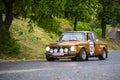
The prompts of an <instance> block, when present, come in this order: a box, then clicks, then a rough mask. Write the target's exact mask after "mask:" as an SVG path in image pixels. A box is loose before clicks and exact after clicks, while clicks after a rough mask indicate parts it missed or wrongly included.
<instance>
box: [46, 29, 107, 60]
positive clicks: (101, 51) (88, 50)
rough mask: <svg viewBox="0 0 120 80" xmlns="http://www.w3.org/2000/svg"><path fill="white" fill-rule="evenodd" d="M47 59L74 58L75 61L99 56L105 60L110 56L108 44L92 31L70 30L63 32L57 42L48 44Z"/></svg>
mask: <svg viewBox="0 0 120 80" xmlns="http://www.w3.org/2000/svg"><path fill="white" fill-rule="evenodd" d="M45 54H46V59H47V61H54V60H58V59H66V58H68V59H72V60H73V61H84V60H88V58H89V57H98V58H99V60H105V59H106V58H107V57H108V45H107V44H106V43H105V42H103V41H100V40H98V38H97V36H96V34H95V33H94V32H91V31H68V32H64V33H62V35H61V36H60V38H59V40H58V41H57V42H53V43H50V44H48V45H46V53H45Z"/></svg>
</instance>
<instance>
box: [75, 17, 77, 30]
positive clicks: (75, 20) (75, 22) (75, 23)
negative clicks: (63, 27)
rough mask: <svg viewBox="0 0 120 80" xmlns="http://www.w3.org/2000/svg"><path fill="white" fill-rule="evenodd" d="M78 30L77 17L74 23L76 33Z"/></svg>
mask: <svg viewBox="0 0 120 80" xmlns="http://www.w3.org/2000/svg"><path fill="white" fill-rule="evenodd" d="M76 28H77V17H75V21H74V31H76Z"/></svg>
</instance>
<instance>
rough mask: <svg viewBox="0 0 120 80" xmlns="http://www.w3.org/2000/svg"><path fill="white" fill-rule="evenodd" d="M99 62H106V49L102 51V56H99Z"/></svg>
mask: <svg viewBox="0 0 120 80" xmlns="http://www.w3.org/2000/svg"><path fill="white" fill-rule="evenodd" d="M98 58H99V60H105V59H106V58H107V52H106V50H105V49H103V51H102V55H100V56H98Z"/></svg>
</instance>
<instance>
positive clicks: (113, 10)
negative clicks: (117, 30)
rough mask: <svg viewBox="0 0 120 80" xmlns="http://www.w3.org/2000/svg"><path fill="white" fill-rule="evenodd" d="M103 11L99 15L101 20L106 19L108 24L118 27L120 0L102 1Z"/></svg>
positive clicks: (119, 21)
mask: <svg viewBox="0 0 120 80" xmlns="http://www.w3.org/2000/svg"><path fill="white" fill-rule="evenodd" d="M100 4H101V5H102V10H101V11H100V12H99V13H98V18H99V19H104V21H106V22H107V24H111V25H112V26H116V25H118V24H119V23H120V19H119V18H120V17H119V16H120V1H119V0H100Z"/></svg>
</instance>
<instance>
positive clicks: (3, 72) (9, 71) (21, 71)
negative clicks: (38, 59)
mask: <svg viewBox="0 0 120 80" xmlns="http://www.w3.org/2000/svg"><path fill="white" fill-rule="evenodd" d="M42 70H51V69H50V68H42V69H26V70H25V69H24V70H7V71H0V74H6V73H8V74H10V73H23V72H33V71H42Z"/></svg>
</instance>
